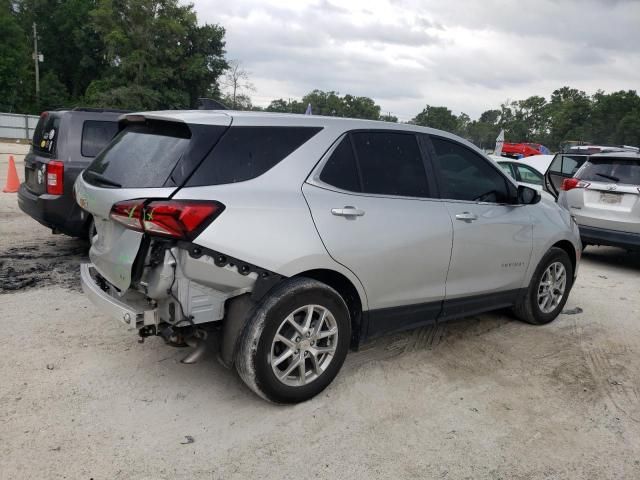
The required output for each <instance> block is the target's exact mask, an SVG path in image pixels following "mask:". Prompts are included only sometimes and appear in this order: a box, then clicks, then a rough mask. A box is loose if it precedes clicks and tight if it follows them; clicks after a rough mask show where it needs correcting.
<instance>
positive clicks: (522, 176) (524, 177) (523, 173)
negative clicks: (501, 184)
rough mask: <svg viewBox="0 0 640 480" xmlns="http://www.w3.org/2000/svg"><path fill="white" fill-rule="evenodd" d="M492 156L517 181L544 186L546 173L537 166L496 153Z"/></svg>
mask: <svg viewBox="0 0 640 480" xmlns="http://www.w3.org/2000/svg"><path fill="white" fill-rule="evenodd" d="M492 157H493V159H494V160H496V161H497V162H498V165H500V168H501V169H502V170H503V171H504V172H505V173H506V174H507V175H509V176H510V177H511V178H513V179H514V180H516V181H517V182H519V183H526V184H527V185H531V186H535V188H536V189H541V188H542V186H543V184H544V175H543V174H542V173H541V172H539V171H538V170H536V169H535V168H533V167H531V166H529V165H527V164H526V163H524V162H521V161H520V160H515V159H509V160H507V159H505V158H504V157H496V156H495V155H492Z"/></svg>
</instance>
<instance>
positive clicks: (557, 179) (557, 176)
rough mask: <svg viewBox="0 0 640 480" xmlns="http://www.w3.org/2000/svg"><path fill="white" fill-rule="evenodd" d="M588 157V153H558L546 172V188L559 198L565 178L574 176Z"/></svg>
mask: <svg viewBox="0 0 640 480" xmlns="http://www.w3.org/2000/svg"><path fill="white" fill-rule="evenodd" d="M586 159H587V156H586V155H576V154H569V153H558V154H556V156H555V157H554V159H553V160H552V161H551V164H550V165H549V168H548V170H547V171H546V173H545V181H544V189H545V190H546V191H547V192H549V193H550V194H552V195H553V196H554V197H556V198H558V195H559V193H560V187H561V186H562V182H563V181H564V179H565V178H571V177H573V176H574V175H575V173H576V172H577V171H578V169H579V168H580V167H581V166H582V164H583V163H584V162H585V161H586Z"/></svg>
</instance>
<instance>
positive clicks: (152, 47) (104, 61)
mask: <svg viewBox="0 0 640 480" xmlns="http://www.w3.org/2000/svg"><path fill="white" fill-rule="evenodd" d="M0 5H1V11H0V34H1V35H2V39H3V40H2V43H1V44H0V110H1V111H9V112H21V113H26V112H31V113H37V112H39V111H40V110H44V109H51V108H58V107H66V106H70V105H85V106H100V107H114V108H126V109H130V110H149V109H157V108H188V107H193V106H195V104H196V101H197V99H198V97H203V96H204V97H218V96H220V90H219V82H218V80H219V78H220V76H221V75H222V74H223V72H224V71H225V70H226V69H227V67H228V64H227V60H226V58H225V50H224V47H225V42H224V34H225V30H224V28H223V27H222V26H220V25H209V24H204V25H199V24H198V22H197V18H196V13H195V11H194V10H193V5H190V4H187V5H185V4H181V3H179V2H178V0H65V1H59V0H0ZM34 24H35V28H36V29H37V39H38V52H39V53H40V54H42V56H43V61H42V62H41V63H39V70H40V93H39V95H36V88H35V65H34V59H33V51H34V50H33V49H34V45H33V40H34Z"/></svg>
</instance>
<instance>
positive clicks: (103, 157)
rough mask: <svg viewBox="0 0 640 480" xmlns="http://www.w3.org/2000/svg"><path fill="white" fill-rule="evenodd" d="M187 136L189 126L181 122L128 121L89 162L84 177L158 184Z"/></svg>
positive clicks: (115, 183)
mask: <svg viewBox="0 0 640 480" xmlns="http://www.w3.org/2000/svg"><path fill="white" fill-rule="evenodd" d="M190 138H191V132H190V130H189V127H188V126H187V125H186V124H182V123H176V122H161V121H148V122H147V123H145V124H141V125H136V124H132V125H130V126H128V127H126V128H125V129H124V130H123V131H121V132H120V133H119V134H118V135H117V136H116V138H115V139H114V140H113V141H112V142H111V143H110V144H109V145H108V146H107V148H105V149H104V150H102V151H101V152H100V154H99V155H98V156H97V157H96V158H95V159H94V160H93V162H91V165H89V167H88V168H87V170H85V174H84V178H85V179H86V180H87V181H88V182H89V183H92V184H95V185H99V186H111V187H122V188H150V187H162V186H164V185H165V182H166V181H167V180H168V178H169V176H170V175H171V172H172V171H173V169H174V167H175V166H176V164H177V163H178V162H179V161H180V159H181V157H182V155H183V154H184V152H185V150H186V149H187V147H188V145H189V142H190Z"/></svg>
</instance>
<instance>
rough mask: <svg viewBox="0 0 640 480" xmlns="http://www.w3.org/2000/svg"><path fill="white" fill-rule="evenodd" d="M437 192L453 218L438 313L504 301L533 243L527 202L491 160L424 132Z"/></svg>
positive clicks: (512, 291) (453, 313) (461, 311)
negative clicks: (515, 200) (519, 201)
mask: <svg viewBox="0 0 640 480" xmlns="http://www.w3.org/2000/svg"><path fill="white" fill-rule="evenodd" d="M429 138H430V140H431V144H432V150H431V152H432V157H433V163H434V166H435V169H436V172H437V174H438V175H437V178H438V185H439V189H440V196H441V198H442V199H443V201H444V204H445V205H446V207H447V209H448V212H449V215H450V217H451V221H452V223H453V247H452V251H451V263H450V266H449V273H448V276H447V295H446V300H445V305H444V310H443V313H442V316H443V318H448V317H457V316H460V315H462V314H471V313H473V312H475V311H480V310H486V309H487V305H489V306H491V307H495V308H497V307H499V306H502V304H509V303H510V302H511V301H512V300H513V298H514V295H515V294H517V291H518V289H520V288H522V286H523V282H524V275H525V272H526V271H527V267H528V266H529V260H530V257H531V250H532V247H533V220H532V217H531V215H530V214H529V211H528V210H529V208H530V207H529V206H524V205H513V204H512V203H511V200H512V198H513V197H514V196H515V195H516V188H515V186H514V185H513V184H512V183H511V182H510V181H508V180H507V178H506V176H505V175H503V173H502V172H501V171H500V170H499V169H498V167H497V166H496V165H494V164H493V163H492V162H490V161H489V160H488V159H486V158H484V157H483V156H481V155H480V154H478V153H477V152H475V151H474V150H472V149H471V148H469V147H467V146H465V145H463V144H461V143H458V142H456V141H454V140H451V139H448V138H443V137H439V136H435V135H430V136H429Z"/></svg>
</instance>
